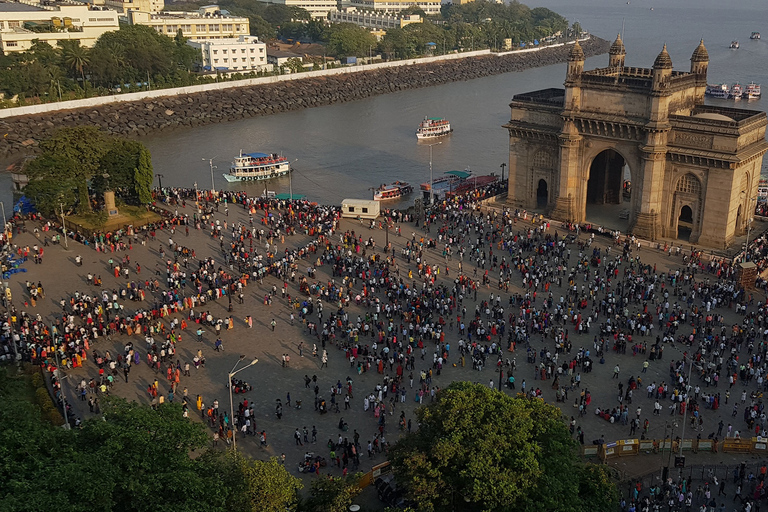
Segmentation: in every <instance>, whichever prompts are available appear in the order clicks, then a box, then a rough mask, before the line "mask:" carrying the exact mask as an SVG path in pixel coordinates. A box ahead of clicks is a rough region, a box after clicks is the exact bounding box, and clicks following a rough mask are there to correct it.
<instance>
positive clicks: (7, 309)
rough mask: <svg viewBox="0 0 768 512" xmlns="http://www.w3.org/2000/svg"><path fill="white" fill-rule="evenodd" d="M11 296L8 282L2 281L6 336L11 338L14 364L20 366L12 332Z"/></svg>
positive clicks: (17, 348)
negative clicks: (6, 321) (6, 318)
mask: <svg viewBox="0 0 768 512" xmlns="http://www.w3.org/2000/svg"><path fill="white" fill-rule="evenodd" d="M12 299H13V294H12V293H11V283H10V282H9V281H3V302H4V303H5V313H6V315H8V336H10V338H11V344H13V357H14V360H15V361H16V364H20V359H19V347H18V343H16V337H15V335H14V332H13V319H12V318H11V306H12V304H11V300H12Z"/></svg>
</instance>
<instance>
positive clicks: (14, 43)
mask: <svg viewBox="0 0 768 512" xmlns="http://www.w3.org/2000/svg"><path fill="white" fill-rule="evenodd" d="M5 46H8V47H14V46H19V43H18V42H17V41H6V43H5Z"/></svg>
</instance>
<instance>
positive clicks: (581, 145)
mask: <svg viewBox="0 0 768 512" xmlns="http://www.w3.org/2000/svg"><path fill="white" fill-rule="evenodd" d="M625 55H626V51H625V49H624V43H623V42H622V41H621V37H617V38H616V41H615V42H614V43H613V45H612V46H611V49H610V52H609V61H608V67H605V68H599V69H594V70H591V71H584V52H583V50H582V49H581V46H580V45H579V43H578V42H576V43H575V44H574V45H573V47H572V49H571V51H570V54H569V56H568V72H567V75H566V78H565V84H564V85H565V89H544V90H540V91H534V92H529V93H525V94H518V95H516V96H514V98H513V99H512V103H511V104H510V107H511V110H512V115H511V119H510V121H509V123H508V124H506V125H504V128H506V129H507V130H508V131H509V169H510V173H509V196H508V197H509V199H508V205H509V206H510V207H513V208H524V209H528V210H532V209H536V210H538V211H542V210H543V211H545V212H546V213H547V214H548V215H549V216H551V217H552V218H554V219H556V220H560V221H569V222H576V223H584V222H587V220H588V214H587V210H588V209H589V211H590V217H591V216H592V212H593V211H594V212H597V214H598V215H602V218H605V217H606V216H608V217H612V219H614V220H617V219H618V220H619V221H621V220H623V222H624V223H625V224H626V226H627V227H626V229H623V230H622V231H624V232H628V233H632V234H634V235H636V236H638V237H641V238H644V239H648V240H656V239H659V238H667V239H677V238H679V239H686V240H688V241H690V242H691V243H696V244H699V245H702V246H705V247H712V248H726V247H727V246H728V245H730V244H731V243H732V242H733V239H734V237H735V236H739V235H741V234H742V233H744V232H745V231H746V230H747V225H748V223H749V222H750V217H751V216H752V213H751V212H752V211H753V209H754V207H755V201H756V198H757V187H758V182H759V180H760V169H761V164H762V160H763V155H764V154H765V152H766V150H768V143H767V142H766V141H765V129H766V114H765V112H759V111H754V110H745V109H738V108H728V107H721V106H710V105H704V93H705V90H706V86H707V66H708V64H709V55H708V53H707V49H706V48H705V47H704V42H703V41H702V42H701V43H700V44H699V46H698V47H697V48H696V50H695V51H694V52H693V55H692V56H691V68H690V71H674V70H673V69H672V59H671V58H670V56H669V53H667V48H666V45H665V46H664V49H662V50H661V53H659V55H658V57H656V61H655V62H654V63H653V68H651V69H647V68H635V67H627V66H625V65H624V57H625ZM600 212H601V213H600ZM593 220H594V219H593ZM594 223H595V224H601V222H600V221H597V220H594Z"/></svg>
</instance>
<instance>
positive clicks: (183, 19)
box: [128, 5, 250, 41]
mask: <svg viewBox="0 0 768 512" xmlns="http://www.w3.org/2000/svg"><path fill="white" fill-rule="evenodd" d="M128 18H129V20H130V22H131V24H133V25H148V26H150V27H153V28H154V29H155V30H157V31H158V32H160V33H161V34H165V35H167V36H169V37H173V36H174V35H176V34H177V33H178V31H179V30H181V33H182V34H183V35H184V37H186V38H188V39H190V40H191V41H208V40H212V39H213V40H216V39H229V38H238V37H240V36H247V35H249V34H250V22H249V21H248V18H246V17H236V16H230V15H229V13H228V12H227V11H222V10H221V9H219V6H218V5H206V6H204V7H201V8H200V9H199V10H198V11H197V12H160V13H151V12H143V11H130V12H128Z"/></svg>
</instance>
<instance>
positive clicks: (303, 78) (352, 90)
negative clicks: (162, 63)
mask: <svg viewBox="0 0 768 512" xmlns="http://www.w3.org/2000/svg"><path fill="white" fill-rule="evenodd" d="M581 45H582V47H583V48H584V53H585V55H586V56H587V57H590V56H594V55H599V54H602V53H605V52H607V51H608V48H609V46H610V43H609V42H608V41H605V40H603V39H600V38H596V37H592V38H590V39H589V40H587V41H584V42H582V43H581ZM570 48H571V47H570V45H563V46H556V47H550V48H542V49H541V50H539V51H532V52H525V53H523V52H510V53H503V54H492V53H488V52H487V51H485V52H476V53H475V55H473V56H468V57H465V58H453V59H450V60H433V61H431V62H419V63H414V64H410V65H391V63H385V64H390V65H387V66H383V67H376V65H372V66H370V67H369V66H365V67H364V68H368V69H362V70H355V72H349V71H347V72H340V73H335V74H328V73H326V74H322V75H321V76H316V74H319V73H322V72H314V74H313V73H302V74H297V75H291V79H290V80H280V81H273V82H268V83H260V84H257V85H243V86H238V85H237V84H238V83H237V82H227V83H226V87H224V86H223V85H224V84H221V85H222V87H218V88H214V89H210V90H202V91H199V92H181V91H180V92H179V93H175V92H174V91H173V90H170V89H168V90H164V91H158V93H162V95H158V96H157V97H146V98H142V99H137V100H132V101H130V100H129V101H126V100H124V99H121V97H120V96H116V97H113V98H114V99H112V100H103V101H109V102H105V103H104V104H99V105H96V106H89V107H80V108H69V109H66V110H64V108H66V105H65V104H64V103H62V104H60V105H61V108H62V109H61V110H55V111H50V112H43V113H24V114H21V115H15V116H12V117H4V118H3V119H0V133H1V134H2V135H3V136H2V138H0V154H2V156H4V157H8V156H10V155H13V154H15V153H20V152H30V151H34V148H35V147H36V146H37V143H38V141H39V140H41V139H44V138H46V137H47V136H49V135H50V134H51V133H53V132H54V131H55V130H57V129H59V128H61V127H64V126H79V125H93V126H98V127H100V128H102V129H104V130H107V131H108V132H110V133H112V134H115V135H124V136H142V135H146V134H148V133H151V132H154V131H158V130H167V129H173V128H182V127H188V126H199V125H203V124H209V123H220V122H226V121H231V120H235V119H242V118H246V117H254V116H260V115H270V114H276V113H279V112H286V111H290V110H298V109H302V108H309V107H316V106H322V105H330V104H333V103H341V102H346V101H354V100H358V99H363V98H367V97H370V96H375V95H379V94H387V93H390V92H394V91H402V90H407V89H415V88H420V87H429V86H433V85H441V84H445V83H449V82H456V81H463V80H472V79H474V78H481V77H484V76H490V75H498V74H501V73H508V72H512V71H522V70H524V69H529V68H534V67H541V66H548V65H551V64H557V63H561V62H565V61H566V59H567V56H568V52H569V51H570ZM477 53H480V54H479V55H478V54H477ZM370 68H373V69H370ZM329 71H331V70H329ZM183 89H189V88H183ZM152 92H154V91H152ZM115 99H117V100H119V101H115ZM95 100H97V99H96V98H95ZM65 103H66V102H65ZM53 105H59V104H53ZM22 108H23V107H22ZM48 108H50V107H48ZM14 110H16V109H14ZM8 113H9V114H10V113H12V111H11V112H8Z"/></svg>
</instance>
